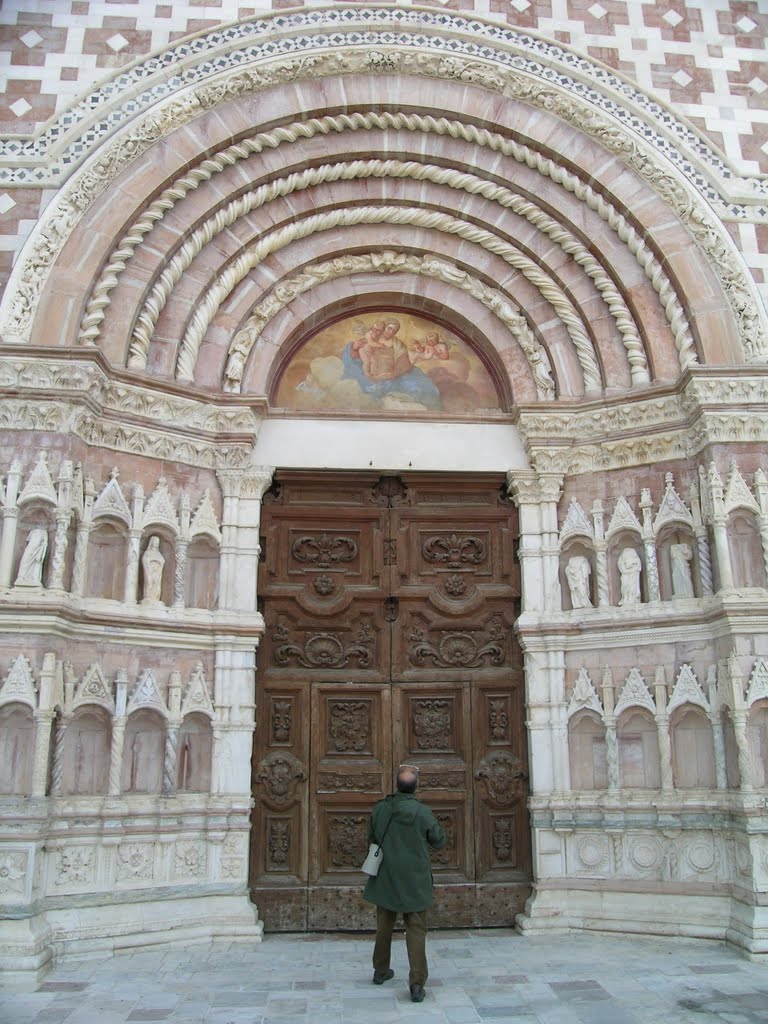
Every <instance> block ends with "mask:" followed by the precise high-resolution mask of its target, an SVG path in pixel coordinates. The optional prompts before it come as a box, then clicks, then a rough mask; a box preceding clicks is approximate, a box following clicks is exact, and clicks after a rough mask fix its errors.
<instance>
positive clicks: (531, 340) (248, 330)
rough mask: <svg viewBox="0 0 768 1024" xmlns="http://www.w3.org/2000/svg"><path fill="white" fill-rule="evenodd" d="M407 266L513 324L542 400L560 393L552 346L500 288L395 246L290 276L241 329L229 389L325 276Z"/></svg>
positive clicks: (327, 278)
mask: <svg viewBox="0 0 768 1024" xmlns="http://www.w3.org/2000/svg"><path fill="white" fill-rule="evenodd" d="M398 271H405V272H407V273H411V274H422V275H424V276H425V277H434V278H437V279H438V280H440V281H444V282H445V283H446V284H452V285H456V286H458V287H459V288H461V289H462V290H463V291H465V292H468V293H469V294H470V295H472V297H473V298H475V299H477V300H478V301H479V302H482V304H483V305H484V306H485V307H486V308H487V309H490V310H491V312H493V313H494V314H495V315H496V316H497V317H498V318H499V320H501V322H502V323H503V324H504V325H505V326H506V327H507V328H508V329H509V331H510V333H511V334H512V335H513V337H514V338H515V340H516V341H517V343H518V344H519V345H520V348H521V349H522V350H523V353H524V354H525V357H526V359H527V360H528V365H529V366H530V368H531V374H532V376H533V379H534V383H535V384H536V394H537V397H538V398H539V399H542V400H548V399H553V398H554V397H555V382H554V380H553V379H552V373H551V364H550V360H549V356H548V355H547V352H546V350H545V349H544V348H543V346H541V345H540V344H539V343H538V341H537V340H536V337H535V335H534V333H533V331H532V330H531V328H530V327H529V325H528V322H527V320H526V319H525V316H524V315H523V314H522V313H521V312H520V311H519V310H516V309H515V308H514V307H513V306H512V305H511V303H510V302H508V301H507V299H506V297H505V296H504V294H503V293H502V292H500V291H498V290H497V289H496V288H489V287H488V286H487V285H484V284H483V283H482V282H481V281H479V280H478V279H477V278H476V277H473V276H472V275H471V274H469V273H467V271H465V270H460V269H458V268H457V267H456V266H455V265H453V264H448V263H446V262H445V261H444V260H442V259H437V258H435V257H433V256H424V257H421V256H407V255H406V254H405V253H398V252H394V251H392V250H384V251H383V252H379V251H376V252H370V253H358V254H356V255H354V256H343V257H341V258H338V257H337V258H335V259H330V260H326V261H325V262H324V263H313V264H310V265H309V266H307V267H305V268H304V269H303V270H302V271H300V272H299V273H298V274H295V275H294V276H293V277H289V278H284V279H282V280H281V281H280V283H279V284H278V285H277V286H276V288H275V289H274V290H273V291H271V292H270V294H269V295H268V296H267V297H266V298H265V299H264V300H263V301H262V302H260V303H259V305H258V306H256V307H255V308H254V309H253V310H252V312H251V314H250V316H249V317H248V320H247V321H246V323H245V325H244V326H243V327H242V328H241V329H240V330H239V331H238V332H237V334H236V335H235V337H234V339H233V340H232V344H231V345H230V347H229V351H228V353H227V354H228V357H229V358H228V361H227V365H226V367H225V370H224V381H223V385H224V390H225V391H229V392H234V393H239V392H240V382H241V380H242V376H243V371H244V368H245V362H246V360H247V359H248V356H249V355H250V352H251V349H252V348H253V346H254V345H255V344H256V343H257V341H258V337H259V334H260V333H261V332H262V331H263V329H264V327H265V326H266V325H267V324H268V323H269V321H270V320H271V319H272V318H273V317H274V316H276V315H277V314H278V313H279V312H280V310H281V309H283V308H284V307H285V306H287V305H288V303H289V302H292V301H293V299H295V298H297V297H298V296H299V295H303V294H304V293H305V292H308V291H311V290H312V289H314V288H316V287H317V286H318V285H319V284H321V283H322V282H325V281H332V280H336V279H337V278H339V277H347V276H349V275H351V274H364V273H371V272H375V273H380V274H393V273H396V272H398Z"/></svg>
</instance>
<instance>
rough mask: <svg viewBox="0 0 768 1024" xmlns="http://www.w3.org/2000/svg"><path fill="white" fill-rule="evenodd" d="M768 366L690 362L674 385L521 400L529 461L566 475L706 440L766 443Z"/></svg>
mask: <svg viewBox="0 0 768 1024" xmlns="http://www.w3.org/2000/svg"><path fill="white" fill-rule="evenodd" d="M767 413H768V371H763V370H760V369H758V368H756V367H749V368H748V369H743V370H740V369H736V368H729V369H725V368H714V369H710V368H708V367H692V368H689V369H688V370H687V371H686V373H685V374H684V375H683V377H682V378H681V380H680V382H679V384H678V385H668V386H666V387H660V388H652V389H647V390H645V391H643V392H635V393H629V394H625V395H621V396H619V397H616V398H610V399H597V400H592V401H587V400H580V401H579V402H573V403H568V402H564V401H560V402H556V403H555V402H551V403H548V404H547V405H546V406H542V405H536V406H521V407H520V408H519V409H518V410H517V411H516V413H515V423H516V426H517V427H518V429H519V430H520V433H521V435H522V437H523V439H524V441H525V444H526V449H527V451H528V454H529V457H530V459H531V462H532V463H533V464H534V465H535V466H536V467H537V468H539V469H553V470H554V469H557V470H559V471H561V472H566V473H571V474H573V473H584V472H591V471H595V470H603V471H606V470H613V469H622V468H625V467H627V466H643V465H648V464H651V463H658V462H666V461H669V460H672V459H688V458H691V457H695V456H697V455H699V454H700V453H701V452H703V451H704V450H705V449H706V448H707V447H708V446H710V445H712V444H734V443H739V442H744V443H749V444H754V443H756V442H757V443H760V442H765V441H768V415H767Z"/></svg>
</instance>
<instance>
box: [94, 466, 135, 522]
mask: <svg viewBox="0 0 768 1024" xmlns="http://www.w3.org/2000/svg"><path fill="white" fill-rule="evenodd" d="M100 516H104V517H111V518H113V519H121V520H122V521H123V522H124V523H126V525H127V526H129V527H130V526H131V523H132V519H131V510H130V508H129V507H128V502H127V501H126V500H125V495H124V494H123V490H122V488H121V487H120V484H119V483H118V482H117V473H116V472H115V471H114V470H113V471H112V475H111V477H110V480H109V483H108V484H107V486H106V487H105V488H104V489H103V491H102V492H101V494H100V495H99V496H98V498H97V499H96V501H95V502H94V503H93V514H92V518H93V519H98V518H99V517H100Z"/></svg>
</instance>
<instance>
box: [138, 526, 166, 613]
mask: <svg viewBox="0 0 768 1024" xmlns="http://www.w3.org/2000/svg"><path fill="white" fill-rule="evenodd" d="M164 565H165V559H164V558H163V556H162V555H161V553H160V538H159V537H150V538H149V544H148V545H147V550H146V551H145V552H144V554H143V555H142V557H141V568H142V570H143V572H144V596H143V598H142V601H141V603H142V604H159V603H160V594H161V592H162V585H163V566H164Z"/></svg>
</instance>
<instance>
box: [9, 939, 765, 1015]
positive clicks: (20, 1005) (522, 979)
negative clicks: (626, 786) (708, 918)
mask: <svg viewBox="0 0 768 1024" xmlns="http://www.w3.org/2000/svg"><path fill="white" fill-rule="evenodd" d="M371 949H372V939H371V937H370V936H360V935H357V936H344V935H293V936H284V935H268V936H267V937H266V938H265V939H264V942H263V943H261V944H256V945H251V944H249V945H242V944H239V943H229V942H220V943H214V944H211V945H206V946H193V947H191V948H189V949H188V950H182V951H178V950H175V951H173V952H141V953H132V954H128V953H124V954H119V955H117V956H115V957H113V958H106V959H92V960H83V961H78V962H76V963H75V962H71V961H70V962H65V963H62V964H60V965H59V966H58V967H56V968H55V969H54V970H53V971H52V972H51V973H50V974H48V975H47V976H46V978H45V979H44V981H43V982H42V983H41V984H40V985H39V986H38V987H37V989H36V990H35V991H34V992H25V993H21V992H17V993H11V992H0V1022H2V1024H32V1022H35V1024H42V1022H45V1024H60V1022H64V1021H66V1024H129V1022H134V1021H136V1022H138V1021H149V1022H151V1021H166V1022H169V1024H293V1022H296V1024H389V1022H398V1024H399V1022H401V1021H402V1022H406V1021H407V1022H415V1021H419V1022H421V1024H470V1022H473V1021H476V1022H481V1021H487V1022H488V1024H501V1022H516V1024H523V1022H524V1024H677V1022H691V1024H692V1022H701V1024H704V1022H707V1024H715V1022H717V1021H727V1022H729V1024H746V1022H749V1024H766V1022H768V964H766V963H752V962H750V961H748V960H745V959H743V958H742V957H741V956H740V955H739V954H738V953H736V952H734V951H733V950H732V949H729V948H728V947H726V946H724V945H722V944H721V943H718V942H707V941H694V940H687V939H685V940H684V939H660V938H631V937H630V938H627V937H610V936H604V935H597V936H596V935H588V934H572V935H556V936H546V937H545V936H534V937H525V938H524V937H522V936H519V935H516V934H515V933H513V932H510V931H458V932H433V933H431V934H430V937H429V941H428V947H427V949H428V954H429V960H430V978H429V982H428V985H427V996H426V999H425V1000H424V1002H423V1003H420V1004H414V1003H411V1001H410V997H409V994H408V988H407V984H406V982H407V975H408V968H407V958H406V953H405V943H404V941H403V939H402V935H399V936H398V939H397V941H396V942H395V943H394V945H393V962H392V966H393V967H394V969H395V977H394V979H393V980H392V981H389V982H387V983H386V984H384V985H382V986H374V985H372V984H371V976H372V969H371V965H370V958H371Z"/></svg>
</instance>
